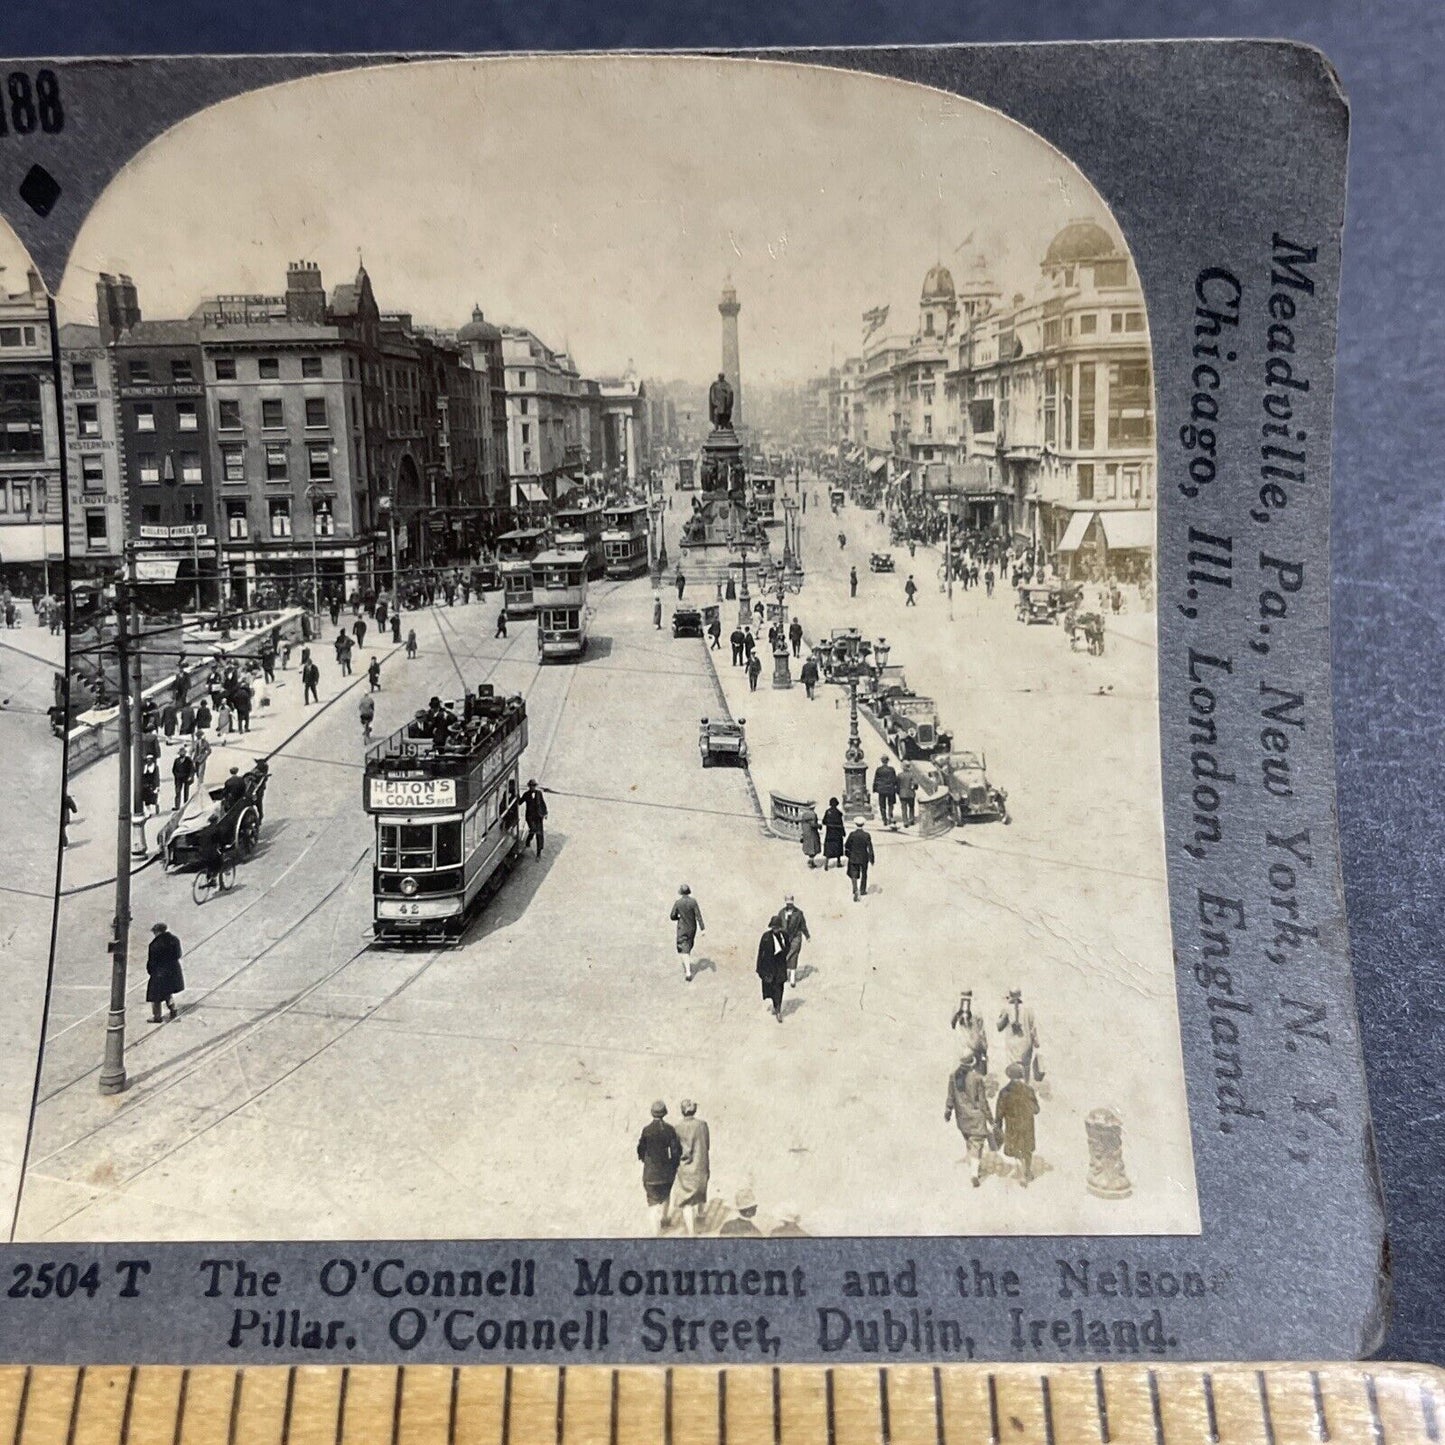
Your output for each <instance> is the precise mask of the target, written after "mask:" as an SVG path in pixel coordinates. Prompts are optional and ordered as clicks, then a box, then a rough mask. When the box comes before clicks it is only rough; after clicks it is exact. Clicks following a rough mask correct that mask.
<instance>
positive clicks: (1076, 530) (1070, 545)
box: [1059, 512, 1098, 552]
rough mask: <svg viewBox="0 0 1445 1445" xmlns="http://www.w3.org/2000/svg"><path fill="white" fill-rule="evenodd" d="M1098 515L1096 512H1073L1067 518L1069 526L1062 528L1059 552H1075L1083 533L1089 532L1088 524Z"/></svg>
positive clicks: (1081, 540) (1080, 544)
mask: <svg viewBox="0 0 1445 1445" xmlns="http://www.w3.org/2000/svg"><path fill="white" fill-rule="evenodd" d="M1097 515H1098V513H1096V512H1075V513H1074V515H1073V516H1072V517H1070V518H1069V525H1068V526H1067V527H1065V528H1064V535H1063V538H1062V540H1061V541H1060V542H1059V551H1060V552H1077V551H1078V550H1079V548H1080V546H1082V544H1083V541H1084V533H1085V532H1087V531H1088V530H1089V523H1090V522H1092V521H1093V520H1094V518H1095V517H1096V516H1097Z"/></svg>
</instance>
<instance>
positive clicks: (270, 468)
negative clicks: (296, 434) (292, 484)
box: [266, 442, 290, 482]
mask: <svg viewBox="0 0 1445 1445" xmlns="http://www.w3.org/2000/svg"><path fill="white" fill-rule="evenodd" d="M289 475H290V472H289V470H288V469H287V465H286V448H285V446H284V445H283V444H282V443H281V442H267V443H266V480H267V481H268V482H284V481H286V479H287V478H288V477H289Z"/></svg>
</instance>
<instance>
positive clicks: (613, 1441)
mask: <svg viewBox="0 0 1445 1445" xmlns="http://www.w3.org/2000/svg"><path fill="white" fill-rule="evenodd" d="M618 1384H619V1376H618V1374H617V1371H616V1370H613V1372H612V1382H611V1388H610V1391H609V1394H610V1399H609V1401H608V1413H607V1441H608V1445H618V1441H617V1387H618Z"/></svg>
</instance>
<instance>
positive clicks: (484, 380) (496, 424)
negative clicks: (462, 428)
mask: <svg viewBox="0 0 1445 1445" xmlns="http://www.w3.org/2000/svg"><path fill="white" fill-rule="evenodd" d="M457 341H458V342H459V343H460V344H461V346H463V347H464V348H465V349H466V350H467V352H468V353H469V354H470V356H471V364H472V372H473V374H474V375H475V377H476V385H477V387H478V393H479V404H482V403H484V404H485V407H486V412H485V418H484V417H483V416H482V415H480V414H479V416H478V428H479V429H481V428H482V426H483V424H484V422H485V433H484V438H483V441H484V447H483V463H482V466H483V472H484V480H483V487H482V490H483V498H482V509H483V510H482V522H483V528H484V532H485V533H486V534H488V535H490V534H492V533H494V531H495V530H496V528H497V525H498V524H499V522H500V521H501V519H502V515H503V511H504V509H506V508H508V507H509V505H510V501H511V498H510V495H509V493H510V490H511V489H510V484H509V480H508V473H507V377H506V366H505V363H504V362H503V359H502V331H501V328H500V327H498V326H494V325H493V324H492V323H491V322H490V321H488V320H487V318H486V317H485V316H484V315H483V314H482V308H481V307H480V306H473V307H472V319H471V320H470V321H469V322H467V323H466V325H465V326H463V327H462V328H461V329H460V330H459V331H458V332H457Z"/></svg>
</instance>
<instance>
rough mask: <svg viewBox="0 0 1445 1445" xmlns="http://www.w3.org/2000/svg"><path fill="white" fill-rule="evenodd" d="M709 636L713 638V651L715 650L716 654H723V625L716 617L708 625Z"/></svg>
mask: <svg viewBox="0 0 1445 1445" xmlns="http://www.w3.org/2000/svg"><path fill="white" fill-rule="evenodd" d="M707 635H708V636H709V637H710V638H712V650H713V651H714V652H721V651H722V623H721V622H719V621H718V620H717V618H716V617H714V618H713V620H712V621H711V622H709V623H708V625H707Z"/></svg>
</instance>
